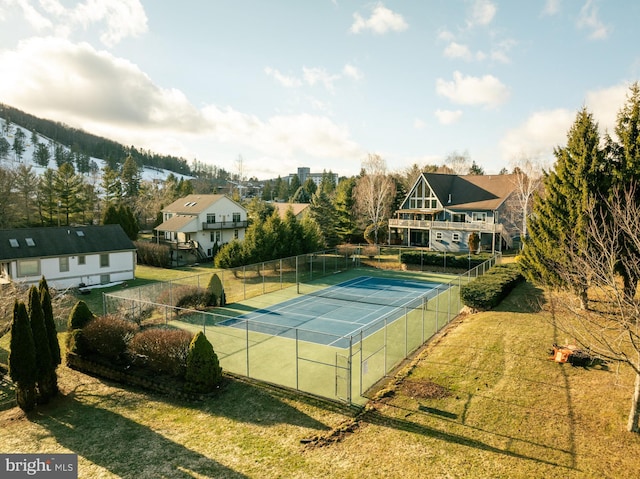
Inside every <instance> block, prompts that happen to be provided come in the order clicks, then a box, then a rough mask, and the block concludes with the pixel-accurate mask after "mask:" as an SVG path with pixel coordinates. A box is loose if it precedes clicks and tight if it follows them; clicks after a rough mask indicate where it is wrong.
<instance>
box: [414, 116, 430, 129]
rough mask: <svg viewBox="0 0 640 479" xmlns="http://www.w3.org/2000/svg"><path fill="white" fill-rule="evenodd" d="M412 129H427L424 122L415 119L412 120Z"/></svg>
mask: <svg viewBox="0 0 640 479" xmlns="http://www.w3.org/2000/svg"><path fill="white" fill-rule="evenodd" d="M413 127H414V128H415V129H416V130H424V129H425V128H426V127H427V123H426V122H425V121H424V120H421V119H420V118H415V119H414V120H413Z"/></svg>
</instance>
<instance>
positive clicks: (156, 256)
mask: <svg viewBox="0 0 640 479" xmlns="http://www.w3.org/2000/svg"><path fill="white" fill-rule="evenodd" d="M133 244H134V245H135V246H136V249H137V250H138V252H137V260H138V264H146V265H149V266H158V267H160V268H168V267H169V266H170V264H171V251H170V248H169V246H168V245H166V244H157V243H150V242H148V241H134V243H133Z"/></svg>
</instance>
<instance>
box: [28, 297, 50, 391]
mask: <svg viewBox="0 0 640 479" xmlns="http://www.w3.org/2000/svg"><path fill="white" fill-rule="evenodd" d="M29 320H30V322H31V333H32V334H33V343H34V346H35V349H36V375H37V377H36V382H37V386H38V400H39V401H40V402H41V403H47V402H49V399H50V398H51V396H52V395H53V385H52V383H51V379H52V378H51V371H52V370H55V366H54V365H53V361H52V360H51V349H50V348H49V336H48V334H47V326H46V325H45V324H44V313H43V311H42V305H41V304H40V293H39V291H38V288H37V287H35V286H31V288H29Z"/></svg>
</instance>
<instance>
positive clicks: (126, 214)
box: [105, 204, 139, 241]
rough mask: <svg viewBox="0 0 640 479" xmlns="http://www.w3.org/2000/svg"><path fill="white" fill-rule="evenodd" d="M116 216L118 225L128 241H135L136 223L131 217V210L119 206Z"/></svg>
mask: <svg viewBox="0 0 640 479" xmlns="http://www.w3.org/2000/svg"><path fill="white" fill-rule="evenodd" d="M117 216H118V224H119V225H120V226H122V229H123V230H124V232H125V233H126V234H127V236H128V237H129V239H131V240H132V241H135V240H137V239H138V231H139V228H138V221H137V220H136V218H135V216H134V215H133V211H131V208H129V206H127V205H124V204H121V205H120V206H119V207H118V211H117ZM105 224H108V223H105Z"/></svg>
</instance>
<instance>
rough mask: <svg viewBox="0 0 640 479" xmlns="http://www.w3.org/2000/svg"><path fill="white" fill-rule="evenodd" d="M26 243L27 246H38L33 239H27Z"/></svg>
mask: <svg viewBox="0 0 640 479" xmlns="http://www.w3.org/2000/svg"><path fill="white" fill-rule="evenodd" d="M24 241H25V243H27V246H35V245H36V243H35V241H33V238H25V239H24Z"/></svg>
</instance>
